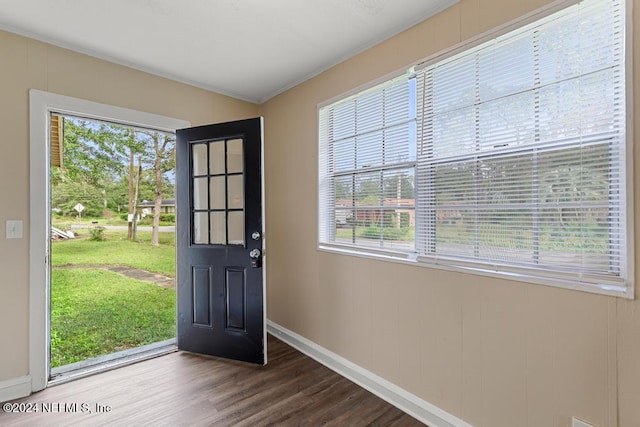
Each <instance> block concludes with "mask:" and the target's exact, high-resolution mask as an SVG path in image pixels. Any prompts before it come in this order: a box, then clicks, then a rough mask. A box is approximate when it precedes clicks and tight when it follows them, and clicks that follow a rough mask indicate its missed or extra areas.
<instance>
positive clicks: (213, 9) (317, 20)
mask: <svg viewBox="0 0 640 427" xmlns="http://www.w3.org/2000/svg"><path fill="white" fill-rule="evenodd" d="M457 1H458V0H55V1H52V0H0V28H2V29H5V30H8V31H10V32H14V33H17V34H22V35H26V36H29V37H32V38H35V39H38V40H42V41H46V42H49V43H52V44H55V45H58V46H62V47H66V48H69V49H72V50H75V51H78V52H82V53H86V54H89V55H92V56H96V57H98V58H103V59H106V60H109V61H112V62H116V63H119V64H123V65H127V66H130V67H133V68H137V69H139V70H143V71H147V72H150V73H153V74H156V75H159V76H163V77H168V78H171V79H173V80H178V81H181V82H185V83H189V84H192V85H195V86H198V87H202V88H205V89H209V90H213V91H216V92H219V93H223V94H227V95H231V96H234V97H236V98H240V99H244V100H248V101H252V102H257V103H261V102H264V101H266V100H267V99H269V98H271V97H273V96H275V95H277V94H278V93H281V92H283V91H285V90H286V89H288V88H290V87H293V86H295V85H296V84H298V83H300V82H303V81H304V80H306V79H308V78H310V77H313V76H314V75H316V74H318V73H320V72H322V71H324V70H326V69H328V68H330V67H331V66H333V65H335V64H337V63H339V62H341V61H343V60H345V59H347V58H349V57H351V56H353V55H355V54H356V53H359V52H361V51H363V50H365V49H367V48H368V47H371V46H373V45H374V44H376V43H379V42H381V41H383V40H385V39H387V38H388V37H390V36H392V35H394V34H397V33H399V32H401V31H403V30H405V29H407V28H409V27H411V26H413V25H415V24H417V23H418V22H420V21H422V20H424V19H426V18H427V17H429V16H431V15H433V14H435V13H437V12H439V11H441V10H443V9H445V8H447V7H449V6H450V5H452V4H454V3H456V2H457ZM5 60H6V59H5V58H0V62H1V61H5Z"/></svg>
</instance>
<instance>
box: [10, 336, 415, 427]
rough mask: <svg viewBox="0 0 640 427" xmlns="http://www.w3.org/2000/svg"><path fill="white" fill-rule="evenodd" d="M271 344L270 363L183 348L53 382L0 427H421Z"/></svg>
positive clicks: (275, 342) (312, 363)
mask: <svg viewBox="0 0 640 427" xmlns="http://www.w3.org/2000/svg"><path fill="white" fill-rule="evenodd" d="M268 348H269V364H268V365H267V366H265V367H258V366H253V365H249V364H245V363H242V362H233V361H227V360H223V359H217V358H208V357H202V356H197V355H193V354H188V353H182V352H177V353H171V354H169V355H166V356H162V357H158V358H156V359H152V360H148V361H145V362H140V363H137V364H134V365H130V366H126V367H123V368H120V369H116V370H113V371H109V372H105V373H101V374H98V375H94V376H92V377H87V378H83V379H80V380H76V381H73V382H69V383H65V384H61V385H57V386H54V387H49V388H47V389H46V390H43V391H41V392H39V393H36V394H34V395H32V396H30V397H28V398H25V399H21V400H17V401H14V402H12V403H21V404H24V405H22V407H21V409H23V410H28V409H31V410H37V411H38V412H35V413H34V412H32V413H6V412H4V411H3V410H2V409H0V425H2V426H23V425H24V426H27V425H28V426H40V425H77V426H80V425H92V426H93V425H110V426H111V425H123V426H124V425H126V426H130V425H154V426H156V425H189V426H266V425H277V426H317V425H333V426H364V425H376V426H417V425H422V424H421V423H420V422H418V421H417V420H415V419H414V418H412V417H410V416H409V415H407V414H405V413H403V412H402V411H400V410H399V409H397V408H395V407H393V406H392V405H390V404H388V403H387V402H385V401H383V400H381V399H379V398H378V397H376V396H374V395H373V394H371V393H370V392H368V391H366V390H364V389H362V388H361V387H359V386H357V385H356V384H353V383H352V382H350V381H349V380H347V379H345V378H343V377H341V376H340V375H338V374H336V373H334V372H333V371H331V370H330V369H328V368H326V367H324V366H322V365H320V364H319V363H317V362H316V361H314V360H313V359H310V358H309V357H307V356H305V355H303V354H302V353H300V352H298V351H297V350H295V349H293V348H292V347H290V346H289V345H287V344H285V343H283V342H282V341H280V340H278V339H277V338H274V337H272V336H271V335H269V340H268ZM14 406H15V405H14ZM100 410H102V412H100ZM44 411H48V412H44Z"/></svg>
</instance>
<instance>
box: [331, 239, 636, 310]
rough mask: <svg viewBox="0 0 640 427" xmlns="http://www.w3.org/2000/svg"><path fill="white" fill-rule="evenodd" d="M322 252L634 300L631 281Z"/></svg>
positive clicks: (337, 249) (334, 248)
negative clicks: (599, 281)
mask: <svg viewBox="0 0 640 427" xmlns="http://www.w3.org/2000/svg"><path fill="white" fill-rule="evenodd" d="M318 250H320V251H322V252H329V253H334V254H340V255H346V256H355V257H359V258H366V259H376V260H381V261H389V262H395V263H399V264H408V265H412V266H419V267H426V268H435V269H438V270H445V271H452V272H457V273H465V274H471V275H479V276H485V277H494V278H496V279H503V280H513V281H517V282H524V283H530V284H537V285H544V286H551V287H556V288H562V289H570V290H576V291H582V292H588V293H593V294H599V295H607V296H614V297H620V298H626V299H634V284H633V282H631V281H627V282H626V286H625V284H624V283H617V282H616V281H614V280H612V281H611V282H610V283H598V281H595V280H591V281H587V280H580V279H577V278H575V277H569V276H568V275H564V276H563V275H562V274H557V275H555V276H551V275H549V276H542V275H536V274H535V273H536V270H535V269H527V268H517V267H510V266H497V265H496V266H493V267H492V266H491V265H483V264H475V263H471V262H464V261H460V260H455V259H447V258H436V257H434V258H429V257H419V256H418V255H417V254H416V253H407V252H399V251H392V250H384V249H376V248H364V247H356V246H350V245H340V244H330V243H319V244H318Z"/></svg>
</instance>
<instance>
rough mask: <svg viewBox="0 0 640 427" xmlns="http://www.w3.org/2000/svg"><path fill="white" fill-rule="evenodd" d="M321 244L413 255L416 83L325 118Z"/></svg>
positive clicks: (367, 96) (324, 112) (363, 97)
mask: <svg viewBox="0 0 640 427" xmlns="http://www.w3.org/2000/svg"><path fill="white" fill-rule="evenodd" d="M319 156H320V163H319V164H320V211H321V212H320V222H321V224H320V240H321V242H327V243H328V242H335V243H342V244H351V245H358V246H367V247H376V248H392V249H401V250H413V249H414V245H413V239H414V238H413V233H414V231H413V229H414V227H415V194H414V193H415V192H414V181H415V176H414V175H415V171H414V169H415V158H416V125H415V81H414V80H413V79H409V78H408V77H407V76H403V77H401V78H398V79H395V80H392V81H390V82H387V83H385V84H382V85H379V86H376V87H374V88H372V89H370V90H367V91H364V92H362V93H359V94H357V95H355V96H352V97H350V98H347V99H345V100H342V101H339V102H337V103H334V104H331V105H329V106H326V107H323V108H321V110H320V153H319Z"/></svg>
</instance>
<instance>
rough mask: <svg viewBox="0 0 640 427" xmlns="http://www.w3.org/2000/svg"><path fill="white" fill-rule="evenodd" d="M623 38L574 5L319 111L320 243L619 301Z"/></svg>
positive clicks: (614, 20)
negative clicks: (607, 295) (399, 255)
mask: <svg viewBox="0 0 640 427" xmlns="http://www.w3.org/2000/svg"><path fill="white" fill-rule="evenodd" d="M625 31H626V30H625V11H624V0H584V1H582V2H580V3H578V4H576V5H574V6H570V7H568V8H566V9H564V10H563V11H560V12H558V13H555V14H552V15H549V16H547V17H545V18H543V19H541V20H539V21H536V22H534V23H531V24H528V25H526V26H523V27H521V28H519V29H517V30H515V31H512V32H510V33H507V34H504V35H501V36H499V37H496V38H494V39H493V40H490V41H489V42H486V43H483V44H480V45H478V46H475V47H473V48H471V49H467V50H465V51H462V52H458V53H456V54H454V55H449V56H448V57H446V58H444V59H439V60H436V61H432V62H430V63H426V64H424V65H421V66H418V67H416V68H415V69H412V72H411V73H410V74H409V76H408V77H404V78H402V79H397V80H395V81H392V82H388V83H386V84H385V85H381V86H378V87H376V88H373V89H371V90H369V91H367V92H363V93H360V94H358V95H355V96H352V97H350V98H347V99H345V100H343V101H340V102H337V103H334V104H331V105H329V106H326V107H323V108H321V110H320V153H319V154H320V243H321V244H334V245H342V244H347V245H352V246H356V247H357V248H358V250H360V249H363V248H370V247H376V248H387V249H394V250H399V251H404V252H405V253H406V254H407V255H405V256H406V257H409V258H412V259H413V258H417V260H418V262H421V263H425V264H432V265H441V266H445V267H447V268H463V269H469V270H475V271H478V272H481V273H483V274H508V275H509V277H514V278H521V279H522V280H529V281H538V282H542V283H549V284H559V285H560V286H568V287H578V288H582V289H592V290H595V291H601V292H609V293H622V294H625V293H626V294H627V295H629V294H630V292H631V291H630V290H629V289H630V286H629V283H630V281H631V280H632V278H631V277H630V274H629V273H630V269H629V267H628V266H629V264H630V259H629V253H630V250H631V249H630V248H631V244H632V241H631V240H630V237H629V236H628V227H627V222H628V221H629V219H628V218H627V211H628V203H630V200H631V198H630V194H631V191H630V188H628V183H629V182H630V180H629V179H628V178H627V170H632V169H630V166H629V162H630V160H629V158H630V156H628V155H627V152H626V150H627V124H626V114H627V113H626V88H625V72H626V70H625ZM396 88H397V89H396ZM400 88H402V89H400ZM387 91H389V94H391V93H393V94H396V95H397V96H398V97H399V98H398V99H395V98H394V99H393V100H391V99H390V95H389V104H388V105H389V106H390V105H392V104H393V105H394V106H402V107H395V108H394V107H392V108H393V111H402V114H398V115H393V116H389V115H388V114H386V113H387V111H388V109H387V105H386V104H385V101H386V100H387V95H386V92H387ZM400 98H403V99H400ZM374 99H375V101H374ZM373 105H375V107H373ZM365 106H368V107H365ZM372 114H373V116H371V115H372ZM385 114H386V115H385ZM387 125H389V126H391V127H392V128H393V129H396V128H395V127H393V126H398V127H397V129H398V131H396V132H395V133H397V134H398V137H397V138H395V137H389V138H386V136H387V135H389V136H390V135H391V134H392V131H391V128H389V129H387V128H386V126H387ZM399 129H402V131H400V130H399ZM373 135H376V136H375V137H374V136H373ZM377 135H379V136H377ZM394 135H395V134H394ZM387 144H389V145H387ZM392 147H393V148H392ZM389 149H391V150H392V151H394V152H397V153H398V156H397V157H396V159H397V160H396V159H394V158H388V157H387V156H385V152H386V151H387V150H389ZM374 157H375V161H373V158H374ZM394 181H395V186H394V185H393V183H394ZM372 212H377V213H376V214H375V215H372V214H371V213H372ZM408 212H410V213H409V214H408V215H407V213H408Z"/></svg>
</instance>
